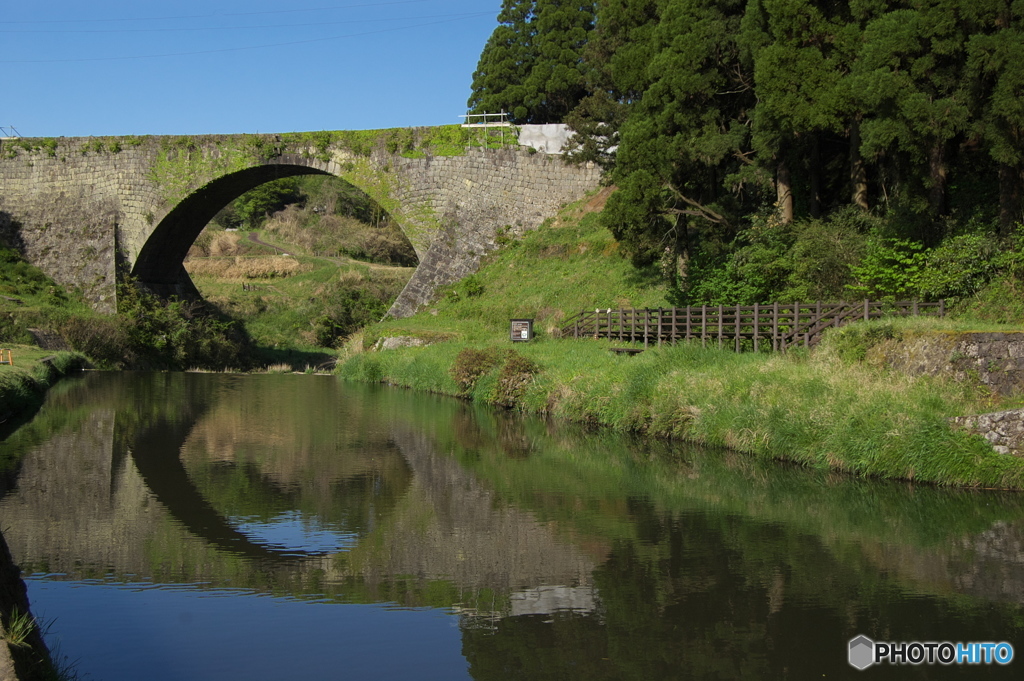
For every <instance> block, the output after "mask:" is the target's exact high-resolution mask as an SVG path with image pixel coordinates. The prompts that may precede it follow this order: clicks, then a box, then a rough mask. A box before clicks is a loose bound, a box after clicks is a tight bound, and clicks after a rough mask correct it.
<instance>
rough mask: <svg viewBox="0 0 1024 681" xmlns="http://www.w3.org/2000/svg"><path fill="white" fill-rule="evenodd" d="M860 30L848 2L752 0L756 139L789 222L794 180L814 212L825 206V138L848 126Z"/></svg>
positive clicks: (747, 27)
mask: <svg viewBox="0 0 1024 681" xmlns="http://www.w3.org/2000/svg"><path fill="white" fill-rule="evenodd" d="M858 33H859V31H858V29H857V26H856V24H855V23H853V22H852V21H851V17H850V16H849V13H848V12H847V11H846V5H845V3H843V2H838V3H837V2H830V1H829V0H751V1H750V2H749V3H748V6H747V13H746V15H745V17H744V28H743V36H742V39H743V47H744V49H745V50H746V51H748V52H749V57H748V59H749V60H750V61H751V62H753V65H754V82H755V85H756V88H757V93H758V102H757V106H756V107H755V109H754V113H753V131H754V133H753V146H754V148H755V150H756V151H757V154H758V159H759V163H760V164H761V165H763V166H765V167H766V169H767V170H768V171H769V172H770V173H772V174H773V175H774V177H775V188H776V197H777V198H776V202H777V204H778V208H779V213H780V216H781V218H782V222H783V223H784V224H788V223H790V222H792V221H793V219H794V213H795V203H796V198H797V197H795V196H794V191H795V190H794V187H801V188H803V187H806V188H807V191H806V196H804V197H802V199H803V201H802V203H803V204H804V205H805V206H806V207H807V211H808V212H809V213H810V214H811V215H812V216H818V215H820V213H821V208H822V203H823V200H824V199H823V190H822V175H823V173H824V168H823V165H824V163H823V160H822V153H821V139H822V138H823V136H825V135H827V134H829V133H831V134H837V133H838V134H843V133H844V131H845V129H846V121H847V115H848V110H849V102H848V97H846V96H845V90H844V88H843V85H842V78H843V74H844V73H845V72H847V71H848V70H849V62H850V61H851V54H850V53H851V51H852V46H853V45H855V44H856V40H857V34H858ZM794 177H799V178H800V179H801V180H803V181H802V182H794Z"/></svg>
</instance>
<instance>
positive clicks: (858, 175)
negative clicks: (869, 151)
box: [850, 121, 870, 210]
mask: <svg viewBox="0 0 1024 681" xmlns="http://www.w3.org/2000/svg"><path fill="white" fill-rule="evenodd" d="M850 184H851V185H852V187H853V196H852V198H853V205H855V206H857V207H858V208H860V209H862V210H868V209H869V208H870V206H869V205H868V172H867V168H865V167H864V158H863V157H862V156H861V155H860V122H859V121H854V122H853V124H852V125H851V126H850Z"/></svg>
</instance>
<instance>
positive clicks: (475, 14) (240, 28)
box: [0, 12, 490, 34]
mask: <svg viewBox="0 0 1024 681" xmlns="http://www.w3.org/2000/svg"><path fill="white" fill-rule="evenodd" d="M481 14H490V12H484V13H481V12H463V13H461V14H433V15H428V16H421V17H384V18H381V19H347V20H345V21H318V22H315V23H304V24H256V25H253V26H195V27H178V28H87V29H5V28H0V33H18V34H25V33H59V34H66V33H74V34H81V33H170V32H177V33H180V32H187V31H244V30H250V29H264V28H305V27H308V26H337V25H339V24H370V23H377V22H381V21H420V20H422V19H447V18H455V19H458V18H464V17H478V16H480V15H481Z"/></svg>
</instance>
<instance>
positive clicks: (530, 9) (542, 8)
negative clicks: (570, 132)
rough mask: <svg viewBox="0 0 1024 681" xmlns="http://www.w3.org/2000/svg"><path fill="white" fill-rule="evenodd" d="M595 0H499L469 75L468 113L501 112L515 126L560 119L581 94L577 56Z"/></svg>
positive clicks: (590, 26) (590, 25) (588, 28)
mask: <svg viewBox="0 0 1024 681" xmlns="http://www.w3.org/2000/svg"><path fill="white" fill-rule="evenodd" d="M595 4H596V3H594V2H575V3H570V2H564V1H563V0H504V1H503V3H502V8H501V12H500V13H499V14H498V22H499V25H498V27H497V28H495V29H494V32H493V33H492V34H491V37H490V38H489V39H488V41H487V44H486V45H485V46H484V49H483V52H482V53H481V54H480V61H479V63H478V64H477V69H476V71H475V72H474V73H473V84H472V94H471V95H470V98H469V102H468V106H469V110H470V112H472V113H498V112H502V111H507V112H509V113H510V114H511V119H512V120H513V122H515V123H520V124H523V123H558V122H561V121H562V120H563V119H564V118H565V117H566V115H568V113H569V112H570V111H572V110H573V109H574V108H575V107H576V105H577V104H578V103H579V101H580V100H581V99H582V98H583V97H584V96H585V95H586V88H585V87H584V80H585V79H584V72H583V65H582V59H581V55H582V51H583V48H584V46H585V45H586V42H587V38H588V35H589V34H590V32H591V31H592V30H593V27H594V14H595Z"/></svg>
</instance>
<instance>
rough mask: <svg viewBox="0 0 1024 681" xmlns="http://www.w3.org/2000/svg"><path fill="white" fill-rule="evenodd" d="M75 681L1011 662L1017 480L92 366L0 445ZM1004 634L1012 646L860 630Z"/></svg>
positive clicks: (386, 392)
mask: <svg viewBox="0 0 1024 681" xmlns="http://www.w3.org/2000/svg"><path fill="white" fill-rule="evenodd" d="M0 471H2V472H0V529H2V531H3V536H4V538H5V539H6V541H7V543H8V545H9V546H10V549H11V552H12V554H13V555H14V558H15V561H16V562H17V563H18V564H19V565H20V566H21V567H22V569H23V571H24V574H25V577H26V581H27V584H28V589H29V597H30V599H31V601H32V604H33V609H34V613H35V614H36V616H37V617H38V618H40V619H41V620H43V621H44V622H46V623H48V625H49V629H48V632H49V633H48V635H47V641H48V643H49V644H50V646H51V647H53V648H56V649H58V650H59V655H60V656H62V657H67V658H68V659H71V660H75V661H77V668H78V670H79V672H80V674H81V676H82V677H83V678H89V679H102V680H104V681H117V680H132V681H134V680H136V679H152V680H156V681H159V680H167V681H177V680H186V679H187V680H189V681H194V680H201V679H217V680H221V681H222V680H225V679H246V680H257V681H258V680H260V679H267V680H270V679H300V678H301V679H307V678H308V679H335V678H337V679H461V678H466V679H469V678H472V679H488V680H491V679H493V680H498V679H501V680H505V679H587V680H591V679H598V680H600V679H643V680H644V681H657V680H661V679H691V678H692V679H781V678H790V679H821V678H867V677H868V676H871V677H875V678H897V677H899V678H977V677H979V676H985V677H1003V678H1011V677H1015V678H1019V677H1020V675H1021V673H1022V668H1024V667H1022V666H1024V608H1022V603H1024V495H1017V494H1006V493H998V492H981V491H957V490H942V489H933V488H928V487H920V486H913V485H908V484H888V483H878V482H865V481H857V480H851V479H848V478H845V477H842V476H837V475H831V474H826V473H820V472H808V471H803V470H798V469H792V468H788V467H784V466H778V465H772V464H762V463H758V462H755V461H752V460H750V459H749V458H748V457H745V456H741V455H736V454H732V453H728V452H720V451H709V450H695V449H692V448H680V447H675V448H673V447H671V446H668V445H664V444H655V445H650V444H644V443H642V442H638V441H635V440H631V439H630V438H626V437H618V436H613V435H609V434H607V433H595V432H588V431H587V430H585V429H581V428H577V427H574V426H566V425H564V424H555V423H551V422H547V421H543V420H540V419H526V418H521V417H518V416H515V415H511V414H506V413H498V412H493V411H489V410H485V409H480V408H477V407H474V406H472V405H467V404H464V403H461V402H458V401H455V400H449V399H444V398H436V397H430V396H424V395H416V394H411V393H409V392H405V391H401V390H394V389H387V388H381V387H367V386H358V385H350V384H346V383H342V382H339V381H337V380H336V379H334V378H330V377H315V376H291V375H288V376H226V375H202V374H150V373H138V374H103V373H96V374H90V375H88V376H87V377H85V378H83V379H80V380H73V381H66V382H64V383H62V384H60V385H59V386H58V387H57V389H56V390H54V391H52V392H51V393H50V395H49V397H48V402H47V404H46V405H45V406H44V408H43V409H42V410H41V411H40V413H39V414H38V415H37V416H36V418H35V419H34V420H33V421H32V422H30V423H28V424H26V425H24V426H22V427H21V428H19V429H18V430H16V431H15V432H13V433H11V434H10V435H9V436H8V437H7V438H6V440H5V441H3V442H2V443H0ZM859 634H864V635H866V636H868V637H870V638H872V639H875V640H883V641H884V640H887V641H915V640H917V641H953V642H958V641H963V642H972V641H1007V642H1010V643H1012V644H1013V645H1014V646H1015V648H1016V649H1017V650H1018V651H1019V653H1018V659H1017V660H1016V661H1015V662H1013V663H1011V664H1010V665H1008V666H1007V667H1002V668H994V667H984V668H979V667H977V666H974V667H957V666H953V667H948V668H940V667H928V666H920V667H885V666H883V667H873V668H871V669H869V670H867V671H865V672H857V671H856V670H854V669H853V668H851V667H850V666H849V664H848V663H847V653H846V647H847V642H848V641H849V640H850V639H851V638H853V637H855V636H857V635H859Z"/></svg>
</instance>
